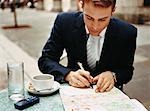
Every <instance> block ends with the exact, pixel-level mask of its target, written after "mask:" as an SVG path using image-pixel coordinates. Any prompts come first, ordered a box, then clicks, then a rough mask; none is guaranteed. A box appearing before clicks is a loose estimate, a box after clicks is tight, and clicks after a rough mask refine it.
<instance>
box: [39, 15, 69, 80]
mask: <svg viewBox="0 0 150 111" xmlns="http://www.w3.org/2000/svg"><path fill="white" fill-rule="evenodd" d="M62 36H63V34H62V20H61V15H58V16H57V18H56V20H55V22H54V26H53V28H52V32H51V35H50V38H49V39H48V41H47V43H46V44H45V46H44V48H43V50H42V56H41V57H40V58H39V60H38V66H39V69H40V71H41V72H42V73H45V74H52V75H54V78H55V80H56V81H58V82H64V77H65V76H66V74H68V73H69V72H70V69H69V68H67V67H64V66H62V65H61V64H59V61H60V57H61V55H62V53H63V50H64V46H63V38H62Z"/></svg>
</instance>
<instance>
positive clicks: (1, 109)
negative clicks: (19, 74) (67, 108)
mask: <svg viewBox="0 0 150 111" xmlns="http://www.w3.org/2000/svg"><path fill="white" fill-rule="evenodd" d="M30 96H32V95H31V94H29V93H28V92H27V90H25V98H28V97H30ZM0 111H18V110H17V109H15V107H14V102H13V101H12V100H10V99H9V98H8V91H7V89H4V90H1V91H0ZM23 111H64V108H63V104H62V102H61V98H60V94H59V90H58V91H56V92H54V93H52V94H50V95H47V96H42V97H40V102H39V103H37V104H35V105H33V106H31V107H29V108H26V109H24V110H23Z"/></svg>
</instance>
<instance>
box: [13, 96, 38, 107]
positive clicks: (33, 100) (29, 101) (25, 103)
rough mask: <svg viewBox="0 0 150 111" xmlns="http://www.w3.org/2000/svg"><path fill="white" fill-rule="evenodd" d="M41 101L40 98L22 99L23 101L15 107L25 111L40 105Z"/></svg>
mask: <svg viewBox="0 0 150 111" xmlns="http://www.w3.org/2000/svg"><path fill="white" fill-rule="evenodd" d="M39 101H40V99H39V97H37V96H31V97H29V98H26V99H22V100H20V101H18V102H16V103H14V106H15V108H16V109H19V110H23V109H25V108H28V107H30V106H33V105H34V104H36V103H39Z"/></svg>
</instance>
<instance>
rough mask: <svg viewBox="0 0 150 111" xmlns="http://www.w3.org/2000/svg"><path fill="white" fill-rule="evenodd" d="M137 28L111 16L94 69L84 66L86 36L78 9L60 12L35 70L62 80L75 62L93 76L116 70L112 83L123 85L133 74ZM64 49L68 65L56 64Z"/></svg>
mask: <svg viewBox="0 0 150 111" xmlns="http://www.w3.org/2000/svg"><path fill="white" fill-rule="evenodd" d="M136 36H137V29H136V28H135V27H134V26H132V25H130V24H129V23H126V22H123V21H121V20H118V19H115V18H111V20H110V23H109V25H108V28H107V30H106V33H105V40H104V44H103V48H102V52H101V57H100V60H99V61H98V62H97V66H96V69H95V70H90V68H89V67H88V65H87V55H86V43H87V36H86V30H85V24H84V21H83V14H82V13H81V12H74V13H61V14H59V15H58V16H57V18H56V20H55V23H54V26H53V28H52V32H51V35H50V38H49V39H48V41H47V43H46V45H45V46H44V48H43V51H42V56H41V57H40V58H39V61H38V65H39V69H40V70H41V72H43V73H49V74H53V75H54V77H55V80H57V81H59V82H62V81H63V80H64V77H65V76H66V75H67V74H68V73H69V72H70V71H71V70H74V71H75V70H78V69H79V66H78V65H77V62H81V63H82V64H83V67H84V68H85V69H86V70H88V71H90V72H91V75H92V76H93V77H94V76H96V75H97V74H100V73H101V72H104V71H112V72H115V73H116V76H117V83H116V84H115V85H116V86H119V85H123V84H126V83H127V82H128V81H130V80H131V78H132V75H133V70H134V67H133V61H134V54H135V49H136ZM64 48H65V49H66V52H67V57H68V66H67V67H64V66H62V65H60V64H59V60H60V56H61V55H62V52H63V50H64Z"/></svg>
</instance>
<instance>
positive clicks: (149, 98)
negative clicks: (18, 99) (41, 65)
mask: <svg viewBox="0 0 150 111" xmlns="http://www.w3.org/2000/svg"><path fill="white" fill-rule="evenodd" d="M78 1H79V0H0V90H2V89H5V88H6V87H7V73H6V62H7V61H8V60H13V59H15V60H17V59H19V58H21V57H22V58H24V57H26V60H28V62H29V61H30V62H31V61H32V60H33V61H34V62H35V63H37V59H38V58H39V56H40V55H41V51H42V48H43V46H44V44H45V42H46V41H47V39H48V38H49V35H50V32H51V28H52V26H53V23H54V20H55V18H56V15H57V14H58V13H60V12H69V11H79V10H80V11H82V9H80V4H79V3H78ZM114 16H115V17H117V18H120V19H122V20H125V21H128V22H130V23H132V24H133V25H134V26H136V27H137V28H138V37H137V50H136V55H135V61H134V67H135V71H134V76H133V79H132V80H131V81H130V82H129V83H128V84H126V85H125V87H124V92H125V93H126V94H127V95H128V96H129V97H131V98H136V99H138V100H139V101H140V102H142V103H143V105H144V106H145V107H146V108H147V109H148V110H149V111H150V52H149V50H150V0H117V7H116V12H115V15H114ZM66 28H67V27H66ZM63 57H64V59H63V60H62V61H61V63H62V64H64V65H66V63H67V60H66V58H65V53H64V55H63ZM122 59H123V58H122ZM30 65H33V64H32V62H31V63H30ZM36 65H37V64H36ZM31 70H33V69H31Z"/></svg>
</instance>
